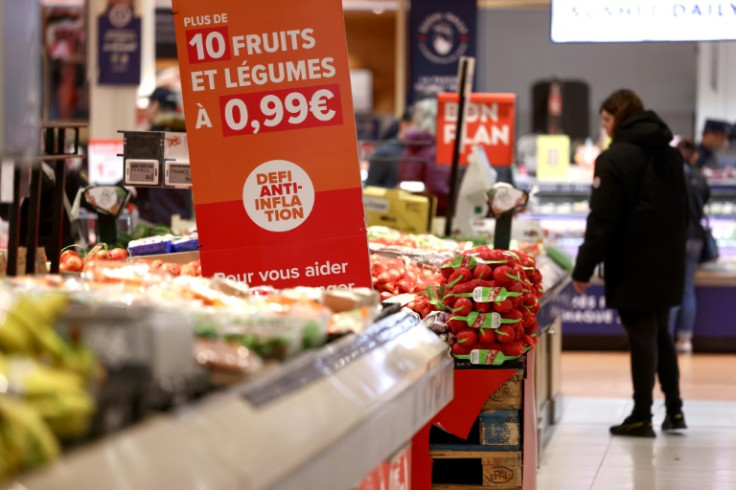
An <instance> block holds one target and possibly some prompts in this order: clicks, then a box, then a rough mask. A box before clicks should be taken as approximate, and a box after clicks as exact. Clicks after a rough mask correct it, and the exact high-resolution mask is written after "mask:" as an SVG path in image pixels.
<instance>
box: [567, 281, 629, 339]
mask: <svg viewBox="0 0 736 490" xmlns="http://www.w3.org/2000/svg"><path fill="white" fill-rule="evenodd" d="M562 330H563V332H565V335H623V334H624V330H623V328H622V327H621V319H620V318H619V316H618V312H617V311H616V310H612V309H610V308H607V307H606V298H605V296H604V290H603V286H598V285H594V286H590V287H589V288H588V289H587V290H586V291H585V294H576V295H573V296H572V298H571V300H570V307H569V308H568V309H566V310H564V311H563V312H562Z"/></svg>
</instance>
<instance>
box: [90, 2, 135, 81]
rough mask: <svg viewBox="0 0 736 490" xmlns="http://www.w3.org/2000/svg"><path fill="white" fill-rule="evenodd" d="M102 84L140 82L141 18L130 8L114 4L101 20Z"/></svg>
mask: <svg viewBox="0 0 736 490" xmlns="http://www.w3.org/2000/svg"><path fill="white" fill-rule="evenodd" d="M97 40H98V42H97V48H98V49H97V62H98V65H99V69H100V78H99V81H98V83H99V84H100V85H139V84H140V83H141V19H140V17H135V16H134V11H133V7H132V6H130V5H122V4H121V5H113V6H111V7H110V8H108V9H107V11H106V12H105V13H104V14H103V15H101V16H100V17H99V19H98V31H97Z"/></svg>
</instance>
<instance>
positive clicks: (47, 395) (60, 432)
mask: <svg viewBox="0 0 736 490" xmlns="http://www.w3.org/2000/svg"><path fill="white" fill-rule="evenodd" d="M0 375H2V376H4V377H5V379H6V381H7V386H8V389H7V392H8V393H11V394H13V395H15V396H17V397H19V398H23V399H24V400H25V401H26V402H27V403H28V405H29V406H30V407H31V408H33V409H34V410H35V411H36V412H37V413H38V414H39V415H40V416H41V418H42V419H43V420H44V421H45V422H46V423H48V425H49V427H51V429H52V430H53V432H54V433H55V434H56V435H57V436H58V437H60V438H62V439H67V438H74V437H79V436H82V435H84V434H85V433H86V432H87V430H88V428H89V423H90V420H91V418H92V415H93V413H94V410H95V404H94V401H93V400H92V398H91V397H90V395H89V394H88V393H87V391H86V389H85V381H84V379H83V378H82V377H81V376H79V375H78V374H76V373H73V372H69V371H62V370H60V369H53V368H49V367H46V366H44V365H42V364H39V363H38V362H36V361H34V360H32V359H28V358H22V357H18V356H10V357H6V358H3V357H1V356H0Z"/></svg>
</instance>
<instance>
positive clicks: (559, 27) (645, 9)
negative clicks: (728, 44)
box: [552, 0, 736, 43]
mask: <svg viewBox="0 0 736 490" xmlns="http://www.w3.org/2000/svg"><path fill="white" fill-rule="evenodd" d="M729 39H736V3H734V2H723V1H720V2H714V1H688V2H683V1H678V0H640V1H629V2H621V1H615V0H552V41H553V42H557V43H566V42H637V41H717V40H729Z"/></svg>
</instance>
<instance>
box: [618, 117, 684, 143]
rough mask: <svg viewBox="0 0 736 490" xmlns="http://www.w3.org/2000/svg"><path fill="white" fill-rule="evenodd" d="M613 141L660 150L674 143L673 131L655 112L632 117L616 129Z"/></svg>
mask: <svg viewBox="0 0 736 490" xmlns="http://www.w3.org/2000/svg"><path fill="white" fill-rule="evenodd" d="M613 141H614V142H615V143H632V144H634V145H637V146H641V147H644V148H659V147H662V146H668V145H669V143H670V141H672V130H670V128H669V127H668V126H667V124H666V123H665V122H664V121H662V119H661V118H660V117H659V116H658V115H657V114H656V113H655V112H654V111H644V112H640V113H639V114H636V115H634V116H631V117H630V118H628V119H627V120H626V121H624V122H623V123H622V124H621V125H620V126H619V127H618V128H616V130H615V131H614V133H613Z"/></svg>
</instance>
